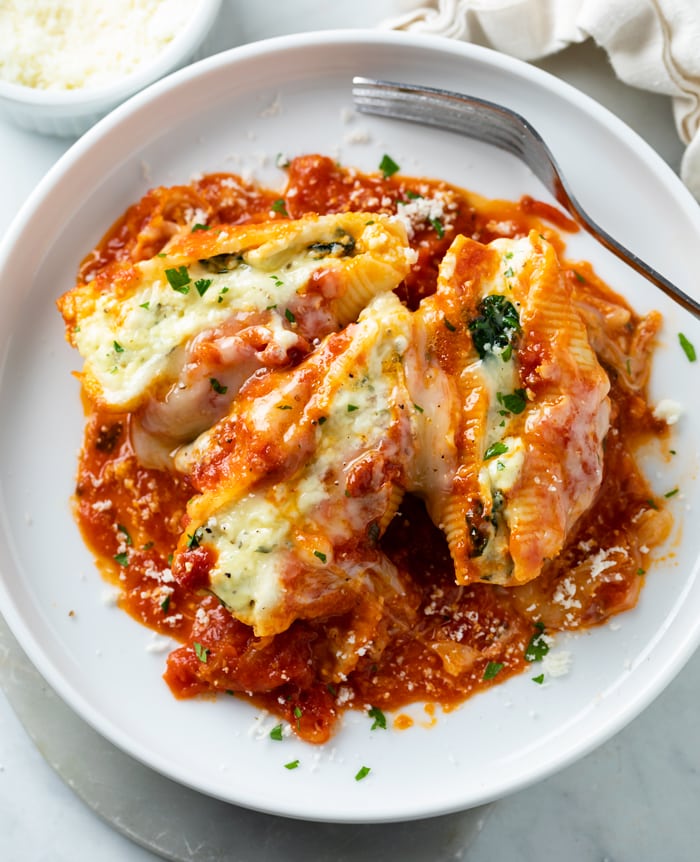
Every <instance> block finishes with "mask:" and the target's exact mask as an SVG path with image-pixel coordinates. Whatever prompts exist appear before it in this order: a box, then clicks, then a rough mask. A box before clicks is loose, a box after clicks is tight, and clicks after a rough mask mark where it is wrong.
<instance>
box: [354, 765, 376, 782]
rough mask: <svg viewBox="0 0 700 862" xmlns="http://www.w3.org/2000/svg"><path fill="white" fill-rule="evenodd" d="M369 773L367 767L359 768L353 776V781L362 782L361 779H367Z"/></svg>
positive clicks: (369, 770) (369, 769)
mask: <svg viewBox="0 0 700 862" xmlns="http://www.w3.org/2000/svg"><path fill="white" fill-rule="evenodd" d="M371 771H372V770H371V768H370V767H369V766H361V767H360V768H359V769H358V770H357V773H356V774H355V781H362V779H363V778H367V776H368V775H369V774H370V772H371Z"/></svg>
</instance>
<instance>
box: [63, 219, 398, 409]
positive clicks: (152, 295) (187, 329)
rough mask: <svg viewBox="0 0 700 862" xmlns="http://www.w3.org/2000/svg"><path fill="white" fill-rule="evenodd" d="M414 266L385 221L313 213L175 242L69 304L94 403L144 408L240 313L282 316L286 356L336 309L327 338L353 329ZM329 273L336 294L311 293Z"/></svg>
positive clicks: (88, 287)
mask: <svg viewBox="0 0 700 862" xmlns="http://www.w3.org/2000/svg"><path fill="white" fill-rule="evenodd" d="M413 259H414V253H413V252H412V251H411V250H410V249H409V248H408V246H407V243H406V236H405V233H404V232H403V229H402V228H401V227H400V226H399V225H397V224H394V223H392V222H390V221H389V220H388V219H386V218H382V217H381V216H373V217H371V218H370V217H368V216H366V215H363V214H361V213H343V214H339V215H336V216H307V217H305V218H303V219H299V220H298V221H294V222H283V221H280V222H270V223H269V224H267V225H252V226H242V227H228V228H226V229H225V230H223V229H222V230H212V231H199V232H196V233H194V234H192V233H188V234H186V235H184V236H180V237H176V238H175V240H174V241H173V242H171V243H170V244H169V245H168V246H167V247H166V250H165V252H164V253H162V254H161V255H158V256H157V257H154V258H152V259H151V260H148V261H143V262H140V263H137V264H135V265H134V266H133V268H132V269H131V270H130V271H127V272H126V273H124V272H117V273H116V275H114V274H112V273H107V274H105V277H104V278H101V277H100V276H98V278H97V279H96V280H95V282H91V283H89V284H83V285H79V286H78V287H77V288H75V289H74V290H73V291H70V292H69V293H68V294H66V295H65V296H64V297H62V299H61V300H60V301H59V306H60V307H61V311H62V312H63V314H64V318H65V319H66V323H67V326H68V337H69V338H70V340H71V341H72V343H74V344H75V346H76V347H77V348H78V350H79V351H80V353H81V355H82V356H83V358H84V360H85V365H84V371H83V379H84V383H85V386H86V388H87V389H88V391H89V392H90V394H91V396H92V397H93V399H94V400H95V401H96V402H97V403H99V404H100V405H101V406H103V407H107V408H110V409H114V410H135V409H136V408H137V407H138V406H139V405H140V404H141V403H143V402H144V400H145V399H147V398H148V397H150V396H152V395H153V394H154V391H155V390H156V389H157V387H158V386H160V387H161V388H162V386H163V384H164V382H167V381H170V380H172V379H174V378H176V377H177V375H178V374H179V372H180V370H181V368H182V366H183V365H184V363H185V358H186V352H185V348H186V346H187V345H188V343H190V342H191V341H192V339H193V338H194V337H195V336H197V335H199V334H201V333H204V332H207V331H209V330H213V329H214V328H215V327H217V326H219V325H221V324H223V323H225V322H227V321H229V320H230V319H232V318H234V317H236V318H237V319H239V320H240V321H241V322H242V323H241V325H243V322H244V321H246V320H253V321H260V320H264V321H270V320H271V319H272V320H274V321H275V322H274V324H272V325H270V326H268V329H269V332H270V337H271V338H272V339H273V341H274V342H275V343H276V344H278V345H279V347H280V348H281V349H284V348H285V345H286V344H288V343H290V341H289V337H290V332H291V331H292V330H295V329H296V327H297V326H299V325H303V323H304V321H303V320H302V319H298V318H301V317H302V316H304V315H307V314H308V315H311V316H313V315H315V316H316V317H318V316H319V314H321V312H322V311H323V309H325V318H326V319H324V320H322V321H321V324H320V325H322V326H324V327H325V329H324V330H323V331H321V332H316V334H321V335H323V334H325V333H326V332H328V331H332V330H333V329H336V328H338V327H339V326H342V325H344V324H346V323H348V322H349V321H351V320H353V319H355V317H356V315H357V313H358V312H359V311H360V310H361V308H362V307H363V306H364V305H365V304H366V302H367V301H369V299H370V298H371V296H373V295H374V294H376V293H379V292H383V291H388V290H393V289H394V288H395V287H396V286H397V285H398V284H399V282H400V281H401V279H402V278H403V277H404V276H405V275H406V273H407V271H408V267H409V265H410V263H411V262H412V261H413ZM329 273H330V274H332V276H333V277H332V279H331V280H330V284H329V286H328V288H325V289H324V288H323V287H322V288H320V293H319V294H317V295H314V296H313V298H310V297H308V296H307V294H308V293H309V291H310V290H311V288H310V283H311V282H312V279H313V278H314V277H316V276H323V277H325V278H326V279H327V280H328V276H329ZM324 290H325V292H324ZM321 316H322V314H321ZM313 328H314V329H315V330H318V329H319V324H318V323H316V325H315V326H314V327H313Z"/></svg>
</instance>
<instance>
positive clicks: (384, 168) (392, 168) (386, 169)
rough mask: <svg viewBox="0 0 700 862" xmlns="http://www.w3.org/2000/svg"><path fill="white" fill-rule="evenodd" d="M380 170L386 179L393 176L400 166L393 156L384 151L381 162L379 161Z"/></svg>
mask: <svg viewBox="0 0 700 862" xmlns="http://www.w3.org/2000/svg"><path fill="white" fill-rule="evenodd" d="M379 170H380V171H381V172H382V173H383V174H384V179H387V177H393V176H394V174H395V173H396V172H397V171H398V170H400V168H399V166H398V165H397V164H396V162H395V161H394V160H393V159H392V158H391V156H388V155H387V154H386V153H384V155H383V156H382V160H381V162H379Z"/></svg>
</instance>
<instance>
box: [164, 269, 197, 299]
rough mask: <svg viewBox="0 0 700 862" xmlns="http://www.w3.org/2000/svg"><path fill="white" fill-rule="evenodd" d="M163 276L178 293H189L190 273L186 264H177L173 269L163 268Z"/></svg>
mask: <svg viewBox="0 0 700 862" xmlns="http://www.w3.org/2000/svg"><path fill="white" fill-rule="evenodd" d="M165 277H166V278H167V279H168V284H169V285H170V287H172V289H173V290H176V291H177V292H178V293H189V292H190V287H189V285H190V281H191V279H190V274H189V272H188V271H187V267H186V266H178V267H177V268H173V269H166V270H165Z"/></svg>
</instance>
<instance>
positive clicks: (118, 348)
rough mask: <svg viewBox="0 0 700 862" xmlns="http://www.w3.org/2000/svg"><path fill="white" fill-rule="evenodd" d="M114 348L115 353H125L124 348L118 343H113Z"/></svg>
mask: <svg viewBox="0 0 700 862" xmlns="http://www.w3.org/2000/svg"><path fill="white" fill-rule="evenodd" d="M112 347H113V348H114V352H115V353H124V348H123V347H122V346H121V344H120V343H119V342H118V341H113V342H112Z"/></svg>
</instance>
